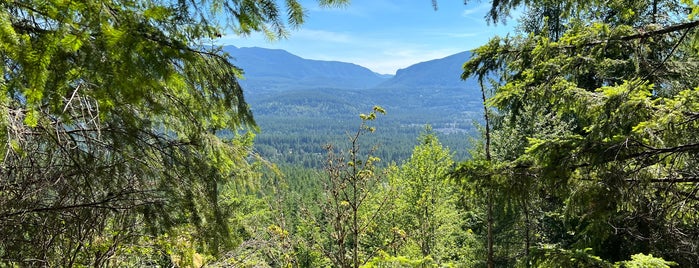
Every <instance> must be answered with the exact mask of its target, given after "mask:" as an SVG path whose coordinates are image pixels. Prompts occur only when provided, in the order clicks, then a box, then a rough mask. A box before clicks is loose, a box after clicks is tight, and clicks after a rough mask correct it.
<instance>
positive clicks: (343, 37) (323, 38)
mask: <svg viewBox="0 0 699 268" xmlns="http://www.w3.org/2000/svg"><path fill="white" fill-rule="evenodd" d="M292 37H293V38H302V39H306V40H312V41H320V42H332V43H350V42H352V40H353V39H352V36H350V35H348V34H345V33H339V32H330V31H321V30H312V29H301V30H299V31H298V32H293V33H292Z"/></svg>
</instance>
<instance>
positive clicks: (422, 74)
mask: <svg viewBox="0 0 699 268" xmlns="http://www.w3.org/2000/svg"><path fill="white" fill-rule="evenodd" d="M471 55H472V54H471V52H469V51H465V52H461V53H457V54H454V55H451V56H448V57H445V58H441V59H435V60H431V61H426V62H421V63H418V64H415V65H411V66H409V67H407V68H405V69H400V70H398V71H397V72H396V75H395V76H394V77H393V78H391V79H389V80H387V81H385V82H383V83H381V84H380V85H378V86H377V87H378V88H424V87H429V88H465V87H467V86H468V84H469V83H464V81H462V80H461V73H462V72H463V67H462V66H463V64H464V62H466V61H467V60H468V59H470V58H471Z"/></svg>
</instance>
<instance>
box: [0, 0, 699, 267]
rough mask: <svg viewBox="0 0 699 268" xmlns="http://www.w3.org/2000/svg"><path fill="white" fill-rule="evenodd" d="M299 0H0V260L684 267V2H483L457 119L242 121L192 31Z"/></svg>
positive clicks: (694, 211) (216, 33)
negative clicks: (494, 28) (455, 128)
mask: <svg viewBox="0 0 699 268" xmlns="http://www.w3.org/2000/svg"><path fill="white" fill-rule="evenodd" d="M302 2H303V1H297V0H285V1H276V0H178V1H170V0H126V1H124V0H103V1H69V0H47V1H44V0H9V1H0V7H1V8H0V40H1V41H0V58H1V59H2V65H1V68H0V70H1V72H2V78H0V93H1V94H0V158H1V159H2V162H1V163H0V267H90V266H91V267H355V268H356V267H488V268H491V267H699V228H697V226H699V75H698V74H697V72H696V70H697V68H698V67H699V61H698V59H699V57H698V56H699V32H698V31H697V27H698V26H699V20H697V15H699V3H696V2H693V1H691V0H610V1H598V0H590V1H577V0H547V1H514V0H494V1H492V2H488V4H489V12H488V13H487V16H486V17H485V18H484V20H487V21H488V22H489V23H493V24H498V23H506V22H507V23H514V24H515V25H516V27H515V30H514V31H513V32H512V33H510V34H509V35H507V36H500V37H494V38H492V39H491V40H490V41H489V42H487V43H486V44H483V45H482V46H480V47H478V48H477V49H474V50H473V51H472V57H471V58H470V59H469V60H468V61H466V62H464V63H463V68H462V70H460V72H461V73H462V75H461V78H462V79H464V80H466V79H474V78H475V79H476V80H477V81H478V90H477V91H475V92H470V93H468V94H469V95H470V96H475V97H476V98H477V104H478V109H480V110H481V111H482V113H481V116H482V118H477V119H474V118H468V119H463V120H462V121H458V123H459V124H464V123H465V122H475V123H476V124H477V127H476V128H474V129H475V130H474V131H468V132H467V133H466V134H468V135H456V136H454V135H445V133H444V131H442V130H441V129H443V128H444V126H445V124H448V123H450V122H454V120H455V119H454V118H448V119H447V120H446V121H443V122H433V123H434V126H430V125H429V124H425V125H421V126H410V127H411V128H410V129H409V130H406V129H403V130H400V131H397V130H396V128H399V127H400V126H401V122H402V121H401V117H400V116H398V117H396V118H397V119H396V120H385V119H386V118H390V117H391V116H394V115H392V113H394V112H397V113H398V114H400V112H401V111H400V110H399V109H397V108H394V107H391V106H385V107H384V106H381V105H378V104H377V105H375V104H369V103H364V102H362V103H358V104H357V105H354V106H353V105H350V106H351V107H345V106H343V107H342V108H343V109H345V108H347V113H348V114H344V115H342V118H343V119H342V121H338V122H337V125H335V126H333V127H332V129H331V130H328V131H331V132H334V133H339V134H340V135H338V136H333V137H332V138H331V139H330V140H328V139H319V138H317V137H319V136H324V135H329V134H328V133H331V132H322V133H320V132H319V133H315V135H313V134H311V135H309V136H296V135H288V133H286V132H284V129H287V130H289V129H292V128H294V127H299V124H298V122H301V121H292V120H290V119H289V118H284V117H274V116H271V115H267V118H265V119H266V120H267V121H265V122H268V123H269V124H270V125H276V126H278V127H279V128H278V130H273V131H271V133H269V134H267V133H264V131H265V129H267V128H269V127H266V126H262V125H261V124H260V125H258V124H257V122H258V121H259V122H262V121H261V120H262V119H263V118H264V117H263V116H261V117H260V118H258V117H256V116H253V112H252V111H253V110H255V109H256V108H255V107H251V105H249V104H248V102H246V98H245V95H244V91H245V88H244V87H241V85H240V84H239V79H241V78H242V75H243V71H244V70H241V69H240V68H238V66H235V65H234V64H233V63H232V62H231V61H230V59H229V57H228V56H227V54H226V53H224V52H223V50H222V48H221V47H218V46H216V45H212V42H211V40H216V39H217V38H220V37H221V35H222V33H226V32H233V33H235V34H237V35H240V36H246V35H249V34H251V33H255V32H261V33H263V34H265V35H266V36H268V37H269V38H270V39H278V38H293V30H294V29H297V28H298V27H303V23H304V21H305V20H306V19H307V16H306V12H307V9H306V8H307V7H306V6H305V5H307V4H308V2H303V3H304V5H302ZM313 4H315V5H318V6H320V7H321V8H339V7H343V6H347V5H351V3H350V1H349V0H317V1H313ZM432 5H433V7H434V9H435V10H436V11H437V12H438V7H439V1H436V0H433V1H432ZM519 13H521V15H519V16H516V17H515V16H513V14H519ZM303 94H314V93H313V92H306V93H297V94H296V95H294V96H290V97H295V98H296V99H293V98H292V99H291V100H292V102H291V104H293V105H296V107H298V110H297V111H296V112H298V113H303V112H304V106H303V105H300V104H299V103H300V102H301V100H304V98H303ZM381 94H386V95H390V92H385V93H381ZM329 95H331V94H329ZM331 97H332V96H328V98H331ZM355 99H359V98H355ZM294 100H295V101H297V102H293V101H294ZM329 101H331V102H330V103H332V101H334V99H330V100H329ZM474 103H475V102H474ZM474 103H471V104H469V105H472V104H474ZM275 108H277V107H276V106H274V105H268V106H264V107H260V109H261V110H260V111H262V110H264V109H268V110H270V109H275ZM392 109H393V110H392ZM407 116H417V115H407ZM469 116H472V114H469ZM294 120H301V119H298V118H296V119H294ZM295 122H296V123H295ZM426 123H430V122H426ZM311 125H313V122H304V123H303V124H302V126H311ZM260 131H262V132H260ZM275 131H276V132H275ZM300 131H303V129H300ZM308 131H309V132H313V131H316V130H314V129H312V128H309V129H308ZM469 137H470V138H469ZM463 139H469V140H468V141H464V140H463ZM288 140H293V141H294V142H296V143H298V144H299V147H295V148H291V149H290V148H285V147H284V148H283V146H281V145H280V144H288V143H287V141H288ZM389 141H390V142H389ZM389 143H390V144H391V146H389V147H387V148H382V144H389ZM447 144H448V145H447ZM298 148H301V150H304V151H305V152H306V153H307V154H304V155H303V156H302V157H297V158H295V157H294V154H290V153H289V151H293V150H299V149H298Z"/></svg>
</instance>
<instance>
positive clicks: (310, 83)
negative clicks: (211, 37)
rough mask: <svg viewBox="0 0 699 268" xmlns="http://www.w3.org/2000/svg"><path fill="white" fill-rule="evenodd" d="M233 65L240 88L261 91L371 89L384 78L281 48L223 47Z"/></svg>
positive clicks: (358, 67) (360, 67)
mask: <svg viewBox="0 0 699 268" xmlns="http://www.w3.org/2000/svg"><path fill="white" fill-rule="evenodd" d="M223 50H224V51H225V52H227V53H229V54H230V55H231V56H232V57H233V64H235V65H236V66H238V67H240V68H242V69H243V71H244V72H245V78H246V79H245V80H243V81H241V84H242V85H243V87H247V88H250V89H253V90H255V89H262V90H277V91H278V90H289V89H308V88H348V89H364V88H372V87H374V86H376V85H378V84H380V83H381V82H384V81H386V80H387V79H388V78H387V77H386V76H383V75H380V74H377V73H375V72H373V71H371V70H369V69H367V68H365V67H362V66H359V65H357V64H354V63H347V62H339V61H323V60H309V59H304V58H301V57H299V56H296V55H294V54H291V53H289V52H287V51H285V50H282V49H268V48H260V47H242V48H237V47H234V46H225V47H224V48H223Z"/></svg>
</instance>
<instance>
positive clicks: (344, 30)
mask: <svg viewBox="0 0 699 268" xmlns="http://www.w3.org/2000/svg"><path fill="white" fill-rule="evenodd" d="M300 2H301V3H302V4H303V5H304V7H305V8H306V10H307V15H308V16H307V17H306V21H305V23H304V24H303V25H302V26H301V27H300V28H299V29H296V30H292V31H291V33H290V36H289V37H288V38H286V39H281V40H276V41H270V40H268V39H266V38H265V37H264V36H263V35H262V34H252V35H250V36H243V37H241V36H236V35H234V34H227V35H224V36H223V37H222V38H221V39H220V40H218V42H219V43H220V44H223V45H234V46H237V47H263V48H274V49H284V50H286V51H289V52H291V53H293V54H295V55H298V56H300V57H303V58H306V59H314V60H332V61H344V62H351V63H355V64H359V65H361V66H364V67H367V68H369V69H371V70H372V71H374V72H377V73H380V74H395V73H396V70H398V69H401V68H405V67H408V66H410V65H413V64H415V63H419V62H423V61H428V60H432V59H439V58H443V57H446V56H449V55H452V54H456V53H459V52H462V51H466V50H470V49H474V48H476V47H478V46H480V45H482V44H485V43H486V42H487V41H488V39H490V37H492V36H495V35H500V36H504V35H506V34H507V32H508V31H511V30H512V28H513V27H512V24H513V23H508V24H507V25H503V24H502V23H499V24H497V25H493V24H492V23H491V24H488V23H487V21H486V20H485V14H486V12H487V11H488V9H489V5H490V1H478V0H471V1H469V3H468V4H467V5H464V2H463V1H460V0H440V1H438V9H437V10H436V11H435V10H434V9H433V8H432V1H431V0H352V1H351V2H350V4H349V5H348V6H346V7H339V8H337V7H336V8H323V7H319V6H318V4H317V2H316V1H313V0H301V1H300Z"/></svg>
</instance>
